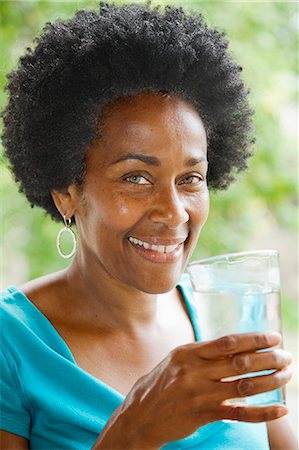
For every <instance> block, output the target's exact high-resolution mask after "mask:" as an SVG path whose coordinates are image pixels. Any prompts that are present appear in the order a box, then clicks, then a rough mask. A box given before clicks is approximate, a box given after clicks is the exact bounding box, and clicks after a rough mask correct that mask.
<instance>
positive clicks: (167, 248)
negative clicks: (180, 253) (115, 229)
mask: <svg viewBox="0 0 299 450" xmlns="http://www.w3.org/2000/svg"><path fill="white" fill-rule="evenodd" d="M129 241H130V242H132V243H133V244H135V245H139V246H140V247H144V248H145V249H146V250H152V251H154V252H158V253H172V252H174V251H175V249H176V248H177V247H178V244H175V245H155V244H153V245H152V244H149V243H148V242H143V241H140V240H139V239H136V238H134V237H132V236H130V237H129Z"/></svg>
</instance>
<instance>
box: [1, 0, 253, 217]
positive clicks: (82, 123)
mask: <svg viewBox="0 0 299 450" xmlns="http://www.w3.org/2000/svg"><path fill="white" fill-rule="evenodd" d="M227 47H228V41H227V39H226V38H225V35H224V33H223V32H219V31H217V30H216V29H212V28H209V27H208V26H207V24H206V22H205V21H204V19H203V17H202V16H201V15H200V14H195V13H192V14H187V13H186V12H184V10H183V9H182V8H175V7H170V6H167V7H166V8H165V9H163V10H162V9H161V8H160V7H155V8H153V7H151V6H150V5H149V4H147V5H140V4H138V5H136V4H131V5H123V6H116V5H114V4H106V3H102V2H101V3H100V8H99V12H97V11H90V10H81V11H78V12H77V13H76V15H75V16H74V17H73V18H71V19H69V20H58V21H56V22H54V23H52V24H51V23H47V24H46V25H45V28H44V30H43V34H42V35H41V36H40V37H39V38H38V39H37V45H36V47H35V49H34V50H33V51H32V50H30V49H28V50H27V53H26V54H25V56H23V57H22V58H20V62H19V66H18V68H17V69H16V70H15V71H13V72H11V73H10V74H9V75H8V84H7V88H6V89H7V90H8V92H9V101H8V104H7V107H6V109H5V110H4V111H3V118H4V131H3V134H2V138H3V143H4V147H5V148H6V156H7V157H8V159H9V161H10V164H11V167H12V170H13V172H14V174H15V177H16V180H17V181H19V182H20V190H21V191H22V192H24V194H25V195H26V196H27V198H28V200H29V202H30V203H31V204H32V205H38V206H40V207H42V208H44V209H45V210H46V211H47V212H48V213H49V214H50V215H51V216H52V218H53V219H55V220H61V216H60V214H59V212H58V210H57V209H56V207H55V205H54V203H53V200H52V197H51V194H50V191H51V190H52V189H57V190H65V189H66V188H67V187H68V186H69V185H70V184H71V183H77V184H78V186H82V183H83V180H84V173H85V152H86V149H87V148H88V146H89V145H90V143H91V142H92V141H93V140H94V139H95V138H96V137H97V130H98V128H99V120H100V114H101V111H102V109H103V107H104V106H105V105H107V104H108V103H110V102H112V101H113V100H115V99H117V98H119V97H123V96H131V95H135V94H137V93H140V92H142V91H162V92H166V93H169V94H173V95H178V96H180V97H183V98H184V99H186V100H189V101H190V102H191V103H192V104H193V105H194V106H195V108H196V109H197V110H198V111H199V113H200V115H201V117H202V119H203V121H204V124H205V128H206V130H207V135H208V155H209V172H208V183H209V186H210V187H211V188H213V189H224V188H226V187H227V186H228V185H229V184H230V183H231V181H232V180H233V179H234V174H235V173H237V172H239V171H241V170H244V169H246V167H247V164H246V160H247V158H248V157H249V156H250V155H251V151H250V148H251V144H252V142H253V139H252V136H251V134H252V133H251V131H252V115H253V112H252V109H251V108H250V106H249V102H248V89H246V87H245V86H244V83H243V81H242V79H241V77H240V72H241V70H242V68H241V67H240V66H239V65H238V64H236V62H235V61H234V59H233V58H232V56H231V55H230V53H229V52H228V50H227Z"/></svg>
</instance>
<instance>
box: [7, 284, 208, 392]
mask: <svg viewBox="0 0 299 450" xmlns="http://www.w3.org/2000/svg"><path fill="white" fill-rule="evenodd" d="M176 288H177V289H178V290H179V291H180V293H181V295H182V298H183V301H184V303H185V305H186V307H187V312H188V317H189V320H190V322H191V325H192V329H193V333H194V336H195V341H196V342H197V341H198V340H199V339H198V327H197V323H196V320H194V319H195V318H194V312H193V306H192V305H191V303H190V300H189V298H188V295H187V292H186V289H185V286H184V285H183V283H181V282H179V283H178V284H177V286H176ZM7 291H8V292H10V293H17V294H19V295H21V297H22V299H23V300H25V301H26V305H27V306H28V307H29V308H31V309H32V310H33V311H34V313H35V314H36V315H37V316H38V317H39V318H41V319H42V320H43V321H44V322H45V323H46V324H47V327H48V330H49V331H50V332H51V333H52V335H53V336H55V339H56V341H57V342H58V344H59V346H60V347H62V349H63V352H62V353H63V357H65V358H67V359H68V360H69V362H71V363H72V364H74V365H75V366H76V368H77V369H78V370H80V371H82V372H84V374H86V375H87V376H89V377H91V378H92V379H93V380H96V381H97V382H98V383H99V384H101V385H102V387H103V388H105V389H106V390H108V391H109V392H112V393H113V394H114V395H116V396H117V397H119V398H121V400H124V399H125V397H126V396H125V395H123V394H122V393H121V392H119V391H118V390H117V389H115V388H114V387H112V386H111V385H109V384H108V383H106V382H105V381H102V380H101V379H100V378H96V377H94V376H93V375H92V374H90V373H89V372H87V371H86V370H84V369H83V368H81V367H80V366H79V365H78V363H77V361H76V359H75V357H74V355H73V353H72V351H71V349H70V347H69V346H68V344H67V343H66V341H65V340H64V339H63V337H62V336H61V334H60V333H59V332H58V330H57V329H56V328H55V326H54V325H53V324H52V322H51V321H50V320H49V319H48V318H47V316H45V315H44V314H43V313H42V312H41V311H40V309H38V307H37V306H35V304H34V303H33V302H32V301H31V300H30V299H29V298H28V297H27V296H26V295H25V294H24V292H22V291H21V290H20V289H19V288H17V287H16V286H14V285H13V286H10V287H9V288H8V289H7ZM56 351H57V350H56Z"/></svg>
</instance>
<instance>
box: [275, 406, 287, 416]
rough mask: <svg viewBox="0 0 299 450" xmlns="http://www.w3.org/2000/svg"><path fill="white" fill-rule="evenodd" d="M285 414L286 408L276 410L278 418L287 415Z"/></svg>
mask: <svg viewBox="0 0 299 450" xmlns="http://www.w3.org/2000/svg"><path fill="white" fill-rule="evenodd" d="M287 412H288V409H287V408H286V407H285V408H282V407H279V408H277V415H278V416H281V415H282V414H287Z"/></svg>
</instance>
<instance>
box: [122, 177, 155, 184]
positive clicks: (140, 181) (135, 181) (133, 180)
mask: <svg viewBox="0 0 299 450" xmlns="http://www.w3.org/2000/svg"><path fill="white" fill-rule="evenodd" d="M125 181H128V182H129V183H133V184H150V182H149V181H148V180H147V179H146V178H144V177H142V176H141V175H131V176H129V177H126V178H125Z"/></svg>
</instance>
